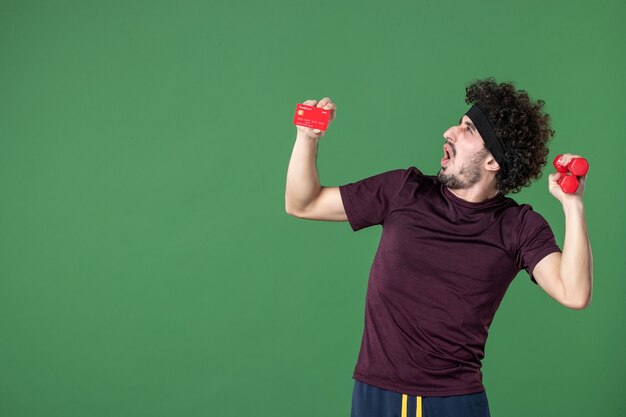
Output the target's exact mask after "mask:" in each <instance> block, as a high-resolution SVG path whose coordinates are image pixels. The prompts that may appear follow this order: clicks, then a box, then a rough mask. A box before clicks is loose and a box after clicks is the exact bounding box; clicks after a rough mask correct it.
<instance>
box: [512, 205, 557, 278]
mask: <svg viewBox="0 0 626 417" xmlns="http://www.w3.org/2000/svg"><path fill="white" fill-rule="evenodd" d="M553 252H561V248H559V246H558V245H557V244H556V240H555V239H554V233H552V229H551V228H550V225H549V224H548V222H547V221H546V220H545V219H544V218H543V216H541V215H540V214H539V213H537V212H535V211H533V209H532V207H531V206H529V205H524V206H523V209H522V213H521V214H520V217H519V219H518V223H517V258H516V262H517V266H518V268H519V269H525V270H526V272H528V275H529V276H530V279H531V281H532V282H533V283H535V284H537V281H536V280H535V278H534V277H533V275H532V272H533V270H534V269H535V266H537V264H538V263H539V262H540V261H541V260H542V259H543V258H544V257H545V256H547V255H549V254H551V253H553Z"/></svg>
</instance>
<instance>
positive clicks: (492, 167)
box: [485, 153, 500, 173]
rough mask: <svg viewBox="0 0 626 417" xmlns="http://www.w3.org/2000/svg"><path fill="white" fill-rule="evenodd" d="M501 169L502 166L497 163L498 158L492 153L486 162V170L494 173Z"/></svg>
mask: <svg viewBox="0 0 626 417" xmlns="http://www.w3.org/2000/svg"><path fill="white" fill-rule="evenodd" d="M499 169H500V164H498V161H496V158H494V157H493V155H492V154H491V153H489V156H487V160H486V161H485V170H487V171H493V172H494V173H495V172H497V171H498V170H499Z"/></svg>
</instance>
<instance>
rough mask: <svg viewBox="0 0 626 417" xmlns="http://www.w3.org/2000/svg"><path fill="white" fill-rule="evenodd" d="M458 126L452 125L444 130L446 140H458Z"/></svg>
mask: <svg viewBox="0 0 626 417" xmlns="http://www.w3.org/2000/svg"><path fill="white" fill-rule="evenodd" d="M456 128H457V126H452V127H450V128H448V130H446V131H445V132H443V138H444V139H445V140H449V141H450V142H454V141H456Z"/></svg>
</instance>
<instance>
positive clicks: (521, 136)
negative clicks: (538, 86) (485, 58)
mask: <svg viewBox="0 0 626 417" xmlns="http://www.w3.org/2000/svg"><path fill="white" fill-rule="evenodd" d="M465 102H466V103H467V104H470V105H473V104H475V103H478V104H479V105H480V106H481V108H483V109H484V110H485V112H486V113H487V117H488V118H489V121H490V122H491V124H492V125H493V126H494V128H495V132H496V135H497V136H498V137H499V138H500V139H502V140H503V141H505V142H506V143H507V145H508V147H509V149H510V154H508V155H507V166H508V168H509V169H508V172H507V174H506V175H505V174H504V173H503V172H502V170H499V171H498V173H497V175H496V187H497V188H498V190H500V191H501V192H502V193H503V194H508V193H510V192H512V193H518V192H520V191H521V189H522V187H527V186H529V185H530V183H531V182H532V181H533V180H535V179H539V178H541V174H542V172H541V170H542V168H543V167H544V166H545V165H546V157H547V156H548V152H549V150H548V146H547V145H548V142H549V141H550V140H551V139H552V137H553V136H554V133H555V132H554V130H552V129H551V126H550V115H549V114H547V113H544V112H543V111H542V107H543V105H544V104H545V102H544V101H543V100H537V101H536V102H534V103H533V102H532V101H531V99H530V97H528V94H527V93H526V91H524V90H516V89H515V87H514V86H513V83H510V82H504V83H500V84H498V83H497V82H496V80H495V79H494V78H493V77H488V78H485V79H482V80H475V81H473V82H472V83H471V84H470V85H469V86H468V87H466V88H465Z"/></svg>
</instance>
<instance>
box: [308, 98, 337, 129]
mask: <svg viewBox="0 0 626 417" xmlns="http://www.w3.org/2000/svg"><path fill="white" fill-rule="evenodd" d="M302 104H306V105H307V106H315V107H319V108H322V109H324V110H330V121H331V122H332V121H333V120H334V119H335V116H336V115H337V106H336V105H335V103H333V102H332V100H331V99H330V97H324V98H323V99H321V100H319V101H317V100H307V101H304V102H302ZM316 130H317V129H316ZM316 133H319V132H316Z"/></svg>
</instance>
